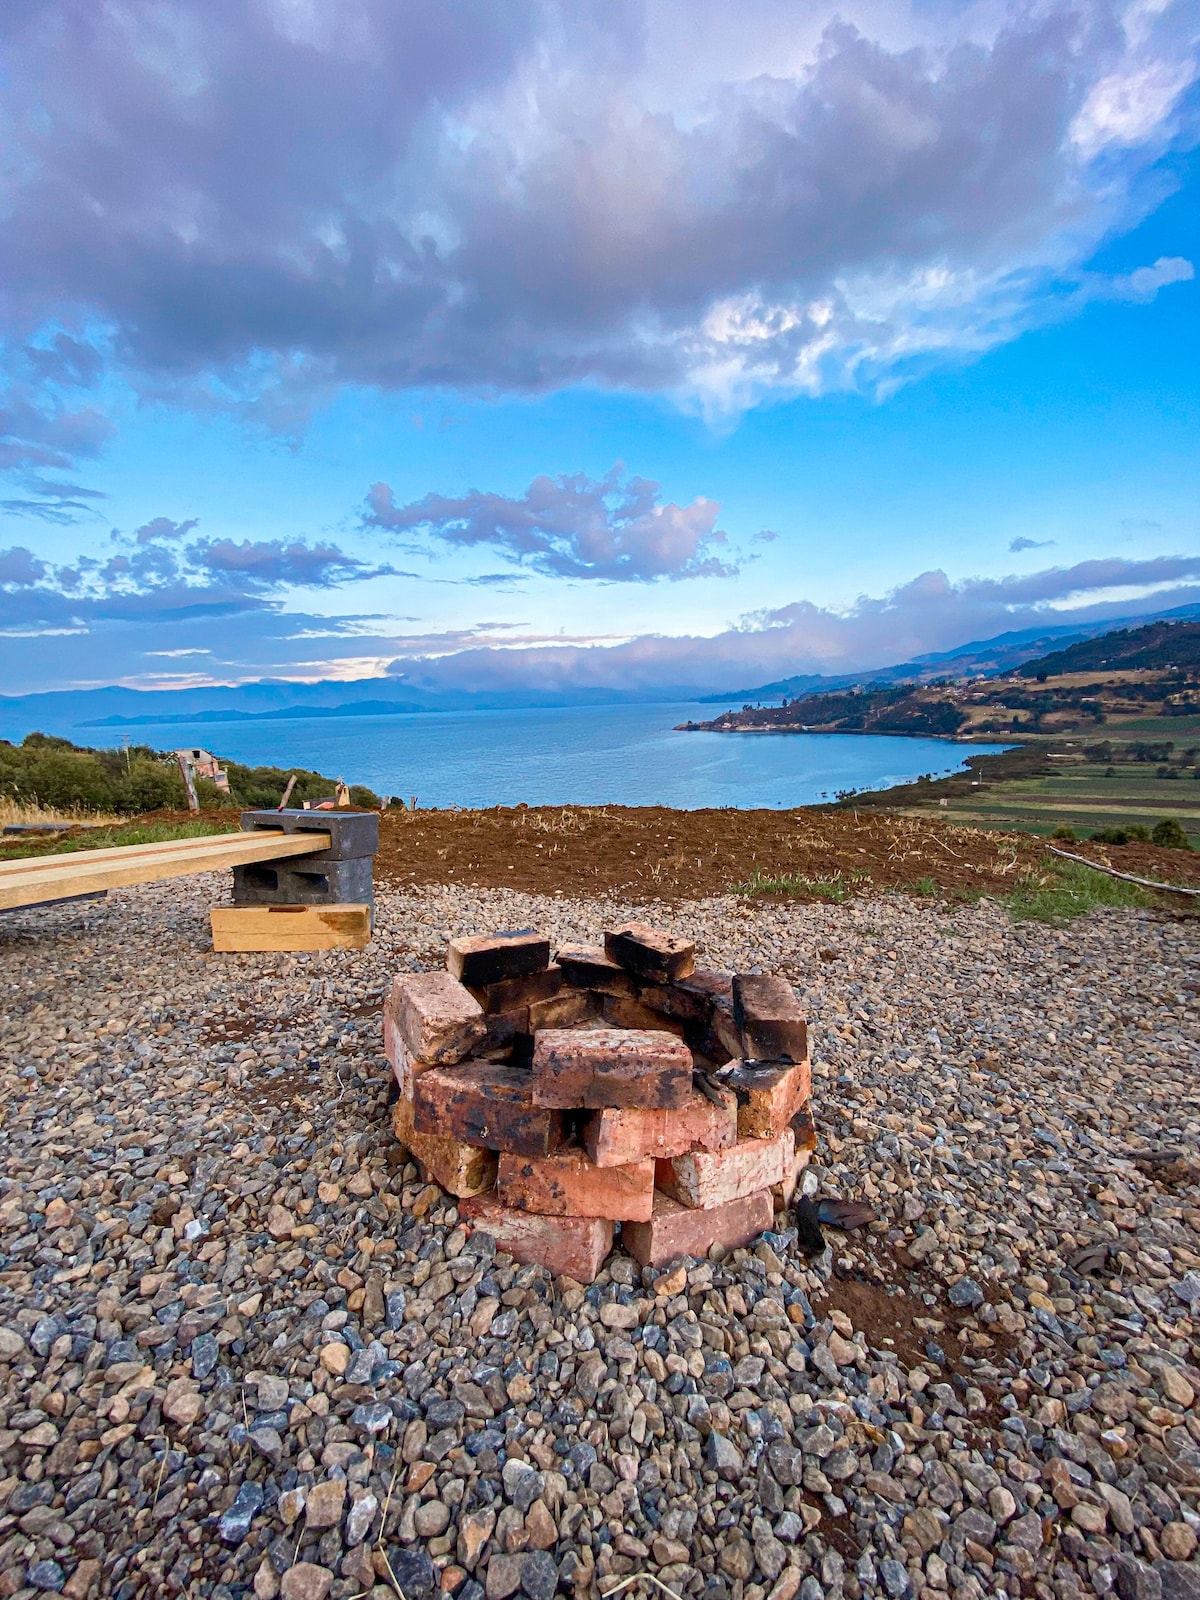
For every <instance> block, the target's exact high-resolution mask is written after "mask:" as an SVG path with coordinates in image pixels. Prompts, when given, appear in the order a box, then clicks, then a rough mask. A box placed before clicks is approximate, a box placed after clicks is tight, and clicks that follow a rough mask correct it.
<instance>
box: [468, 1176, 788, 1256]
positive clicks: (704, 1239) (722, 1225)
mask: <svg viewBox="0 0 1200 1600" xmlns="http://www.w3.org/2000/svg"><path fill="white" fill-rule="evenodd" d="M471 1203H472V1204H474V1203H475V1202H473V1201H472V1202H471ZM774 1216H775V1210H774V1207H773V1205H772V1203H771V1196H770V1193H769V1191H767V1190H766V1189H759V1190H757V1191H756V1192H755V1193H754V1194H749V1195H744V1196H742V1198H741V1199H739V1200H728V1201H726V1202H725V1204H724V1205H719V1206H712V1207H711V1208H710V1209H708V1210H707V1211H694V1210H691V1209H689V1207H687V1206H681V1205H680V1204H679V1203H678V1201H676V1200H672V1199H671V1198H670V1196H668V1195H665V1194H661V1193H656V1194H655V1196H654V1212H653V1215H652V1216H651V1218H650V1221H649V1222H627V1223H625V1225H624V1226H623V1227H622V1229H621V1243H622V1244H623V1245H624V1246H625V1248H626V1250H628V1251H629V1254H630V1255H631V1256H632V1257H633V1259H634V1260H635V1261H637V1262H638V1263H640V1265H641V1266H643V1267H665V1266H666V1265H667V1264H668V1263H669V1262H671V1261H674V1260H676V1259H677V1258H678V1257H679V1256H695V1257H703V1256H706V1255H707V1254H708V1252H709V1251H710V1250H711V1249H712V1247H713V1245H720V1246H721V1248H722V1249H723V1250H736V1249H738V1248H739V1247H740V1246H742V1245H746V1244H749V1243H750V1241H751V1240H752V1239H756V1238H757V1237H758V1235H759V1234H760V1233H762V1232H763V1231H764V1230H765V1229H767V1228H769V1227H770V1226H771V1224H772V1221H773V1220H774Z"/></svg>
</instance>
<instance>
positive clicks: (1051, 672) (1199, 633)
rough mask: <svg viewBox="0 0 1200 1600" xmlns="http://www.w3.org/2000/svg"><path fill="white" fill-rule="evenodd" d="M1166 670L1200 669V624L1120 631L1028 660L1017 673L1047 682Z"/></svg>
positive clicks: (1152, 625)
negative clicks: (1078, 674) (1071, 675)
mask: <svg viewBox="0 0 1200 1600" xmlns="http://www.w3.org/2000/svg"><path fill="white" fill-rule="evenodd" d="M1164 667H1200V622H1151V623H1149V624H1148V625H1147V626H1146V627H1144V628H1121V629H1119V630H1118V631H1116V632H1115V633H1105V634H1102V635H1101V636H1100V638H1098V639H1080V640H1079V641H1078V642H1077V643H1075V644H1071V645H1067V646H1066V647H1065V648H1064V649H1061V650H1054V651H1052V652H1051V653H1050V654H1049V655H1045V656H1040V657H1038V658H1037V659H1036V660H1033V661H1026V662H1025V663H1024V664H1023V665H1022V666H1021V667H1020V668H1019V669H1018V670H1019V672H1020V675H1021V677H1023V678H1037V679H1039V680H1043V681H1044V680H1045V679H1046V678H1048V677H1059V676H1062V675H1063V674H1065V673H1068V672H1107V671H1117V670H1124V671H1137V670H1153V669H1161V668H1164Z"/></svg>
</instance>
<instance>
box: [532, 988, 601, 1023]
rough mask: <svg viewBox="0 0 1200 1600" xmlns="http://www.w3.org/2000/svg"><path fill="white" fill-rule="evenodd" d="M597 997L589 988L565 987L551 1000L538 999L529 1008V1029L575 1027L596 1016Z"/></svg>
mask: <svg viewBox="0 0 1200 1600" xmlns="http://www.w3.org/2000/svg"><path fill="white" fill-rule="evenodd" d="M596 999H597V997H596V996H595V995H593V994H592V993H591V991H590V990H588V989H564V990H562V991H561V993H559V994H556V995H552V996H551V997H550V999H549V1000H538V1001H535V1003H534V1004H533V1005H531V1006H530V1008H529V1031H530V1033H537V1032H538V1031H539V1030H540V1029H542V1028H574V1027H577V1026H578V1025H579V1023H581V1022H589V1021H591V1019H592V1018H593V1017H594V1016H595V1014H596V1012H595V1003H596Z"/></svg>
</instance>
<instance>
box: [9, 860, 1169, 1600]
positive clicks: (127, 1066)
mask: <svg viewBox="0 0 1200 1600" xmlns="http://www.w3.org/2000/svg"><path fill="white" fill-rule="evenodd" d="M223 892H224V885H223V884H222V883H221V882H219V881H218V880H217V879H215V878H214V879H211V880H205V879H192V880H182V881H180V882H177V883H175V884H165V885H158V886H150V887H146V888H142V889H137V890H131V891H122V892H119V893H115V894H113V895H112V896H110V898H109V901H108V902H107V903H106V904H102V905H82V906H74V907H71V906H65V907H60V908H56V909H50V910H43V911H33V912H22V913H16V914H8V915H6V916H4V917H3V919H0V952H2V960H3V967H2V973H0V984H2V986H3V991H4V995H3V1001H4V1006H3V1020H2V1022H0V1095H2V1099H0V1115H2V1117H3V1139H4V1162H3V1167H2V1171H0V1596H13V1595H20V1596H22V1597H26V1596H28V1597H32V1596H34V1595H36V1594H46V1593H50V1594H53V1593H56V1592H61V1593H64V1594H66V1595H69V1596H71V1597H72V1600H85V1597H87V1596H90V1595H101V1594H104V1595H108V1594H113V1595H117V1596H120V1597H122V1600H131V1597H133V1596H140V1595H175V1594H187V1595H189V1596H192V1595H196V1596H212V1597H233V1596H242V1595H250V1594H254V1595H256V1596H261V1597H271V1596H275V1595H277V1594H282V1596H283V1597H284V1600H323V1597H325V1596H326V1595H328V1596H331V1597H333V1600H339V1597H343V1596H350V1595H361V1594H364V1593H373V1594H374V1597H375V1600H379V1597H380V1596H383V1595H395V1594H397V1593H400V1594H402V1595H403V1596H404V1600H434V1597H435V1595H437V1594H438V1592H439V1591H443V1592H445V1593H446V1594H447V1595H450V1594H453V1595H454V1596H455V1597H457V1600H507V1597H508V1596H510V1595H523V1596H525V1597H527V1600H551V1596H552V1595H553V1594H554V1593H555V1591H556V1590H557V1591H559V1592H560V1593H563V1594H565V1595H567V1596H570V1595H572V1594H575V1595H579V1596H581V1597H582V1596H584V1595H589V1596H590V1595H592V1594H595V1593H599V1594H605V1595H607V1594H614V1593H622V1592H623V1593H641V1594H643V1595H647V1596H649V1595H652V1594H655V1593H661V1592H662V1586H665V1589H666V1591H669V1593H670V1594H672V1595H675V1596H680V1597H689V1600H692V1597H700V1596H704V1597H706V1600H766V1597H768V1596H770V1597H773V1600H793V1597H795V1596H799V1597H800V1600H819V1597H821V1596H831V1597H833V1596H837V1595H839V1594H840V1595H843V1596H845V1597H847V1600H858V1597H860V1596H871V1597H875V1596H887V1597H889V1600H902V1597H906V1596H913V1597H918V1596H919V1597H921V1600H943V1597H948V1596H954V1597H955V1600H973V1597H975V1596H979V1595H982V1594H989V1595H992V1594H995V1595H999V1594H1002V1593H1007V1594H1009V1595H1014V1596H1015V1595H1018V1594H1025V1595H1035V1596H1037V1597H1039V1600H1049V1597H1052V1596H1053V1597H1060V1600H1069V1597H1072V1596H1075V1595H1084V1594H1100V1595H1104V1594H1107V1593H1109V1592H1111V1591H1115V1592H1116V1593H1117V1594H1119V1595H1120V1596H1122V1597H1123V1600H1129V1597H1138V1600H1142V1597H1145V1600H1158V1597H1159V1596H1163V1597H1165V1600H1176V1597H1191V1596H1200V1568H1198V1565H1197V1562H1196V1557H1195V1552H1196V1548H1197V1533H1198V1532H1200V1515H1198V1511H1200V1507H1198V1504H1197V1502H1198V1498H1200V1420H1198V1419H1197V1416H1196V1413H1195V1411H1194V1401H1195V1397H1196V1395H1197V1393H1200V1350H1198V1348H1197V1332H1198V1329H1200V1239H1198V1238H1197V1229H1198V1228H1200V1156H1198V1151H1197V1145H1198V1140H1200V1089H1198V1087H1197V1077H1196V1069H1197V1063H1198V1062H1200V1048H1198V1046H1200V1037H1198V1036H1200V1004H1198V1003H1197V1001H1198V996H1200V964H1198V945H1200V941H1198V938H1197V930H1198V924H1197V923H1196V922H1194V921H1192V922H1185V921H1178V920H1172V919H1170V918H1169V917H1167V916H1164V915H1163V914H1161V913H1158V912H1146V913H1134V912H1108V913H1102V914H1096V915H1094V916H1092V917H1090V918H1088V919H1086V920H1084V921H1082V922H1076V923H1074V924H1072V925H1071V926H1070V927H1069V928H1066V929H1062V930H1055V929H1050V928H1046V927H1043V926H1041V925H1036V924H1025V925H1019V926H1012V925H1010V924H1009V923H1008V921H1007V919H1006V916H1005V914H1004V912H1003V911H1002V910H1001V909H1000V908H999V907H997V906H996V905H995V904H994V903H992V902H988V901H983V902H980V903H979V904H976V905H971V906H967V907H962V908H959V909H957V910H954V911H949V910H945V909H943V908H941V907H939V906H938V905H937V904H936V903H934V902H931V901H929V900H927V899H921V900H910V899H905V898H901V897H894V898H884V899H878V900H873V901H872V900H859V901H855V902H853V903H851V904H848V905H844V906H829V905H804V906H790V905H778V904H747V903H746V902H743V901H737V900H733V899H716V900H707V901H698V902H697V901H692V902H679V903H675V904H672V905H670V906H669V907H663V906H661V905H659V906H653V905H651V906H641V907H634V906H630V905H627V904H620V903H618V902H616V901H600V900H578V901H575V900H568V899H565V898H562V897H545V898H534V897H531V896H528V895H521V894H515V893H511V892H506V891H504V890H499V889H467V888H454V889H447V888H426V889H421V890H415V891H412V892H409V893H406V892H403V891H399V890H393V891H385V892H384V893H383V894H382V895H381V897H380V903H379V908H378V929H377V938H376V940H375V942H374V944H373V945H372V947H371V948H370V949H369V950H368V951H365V952H361V953H351V952H333V953H329V954H325V955H317V956H302V957H286V958H282V957H253V956H221V957H217V956H213V955H212V954H210V953H209V952H208V949H207V946H208V942H209V941H208V932H207V918H206V911H207V907H208V906H209V905H210V904H211V903H213V901H214V900H215V899H216V898H218V897H219V896H220V895H221V894H222V893H223ZM635 912H637V913H639V914H641V915H644V916H645V918H646V920H649V921H653V922H658V923H660V924H661V925H665V926H669V927H672V928H674V929H676V930H677V931H679V932H682V933H685V934H687V935H689V936H692V937H695V938H696V939H697V941H698V942H699V944H700V946H701V948H702V951H703V954H704V958H705V960H706V961H707V962H708V963H710V964H713V965H725V966H730V967H735V968H742V969H753V968H758V967H761V968H763V969H765V970H768V971H780V972H784V973H786V974H788V975H789V976H790V977H791V978H792V979H793V981H794V982H795V983H796V984H797V986H798V988H799V990H800V992H801V994H802V995H803V997H804V998H805V1001H806V1004H807V1006H808V1008H809V1012H810V1016H811V1018H812V1022H813V1029H812V1034H813V1043H814V1063H815V1083H814V1099H815V1105H816V1112H817V1120H818V1128H819V1131H820V1136H821V1144H820V1149H819V1151H818V1156H817V1163H818V1164H817V1165H815V1166H814V1168H813V1178H814V1182H815V1184H816V1185H817V1186H818V1192H819V1194H820V1195H822V1196H826V1197H837V1196H842V1197H847V1198H855V1199H860V1200H866V1201H868V1202H869V1203H870V1204H872V1205H873V1206H874V1207H875V1208H876V1210H877V1212H878V1218H879V1220H878V1221H877V1222H876V1223H875V1224H874V1225H873V1226H871V1227H869V1228H868V1229H866V1230H863V1231H859V1232H855V1233H840V1232H836V1231H834V1230H832V1229H830V1230H829V1231H828V1234H827V1238H828V1240H829V1244H830V1248H829V1249H828V1250H827V1251H826V1253H825V1255H824V1256H822V1257H818V1258H817V1259H815V1260H810V1259H809V1258H807V1257H806V1256H804V1255H802V1254H800V1253H799V1251H798V1248H797V1244H796V1238H795V1234H794V1233H793V1232H792V1230H791V1229H790V1227H789V1223H790V1218H789V1217H788V1216H786V1215H784V1216H780V1217H779V1219H778V1231H777V1232H775V1233H774V1234H771V1235H769V1236H767V1237H766V1238H765V1239H764V1240H763V1241H762V1242H761V1243H760V1244H759V1245H758V1246H757V1248H756V1249H755V1250H753V1251H752V1252H747V1251H738V1252H736V1253H734V1254H733V1255H732V1256H730V1257H729V1258H727V1259H725V1260H717V1261H704V1262H700V1263H692V1264H690V1265H689V1266H688V1267H687V1268H686V1269H678V1270H672V1271H668V1272H666V1273H662V1274H658V1275H654V1274H646V1275H643V1274H641V1273H640V1272H639V1270H638V1269H637V1268H636V1267H635V1266H634V1264H633V1262H632V1261H630V1260H629V1259H628V1257H625V1256H623V1255H622V1254H621V1253H620V1252H619V1251H618V1252H617V1253H616V1254H615V1255H614V1256H613V1258H612V1260H611V1263H610V1268H609V1270H608V1271H607V1273H606V1274H605V1275H603V1276H602V1277H601V1279H600V1280H599V1281H598V1282H597V1283H596V1284H595V1285H593V1286H592V1287H590V1288H588V1289H586V1290H585V1289H582V1288H579V1287H574V1286H571V1285H569V1284H563V1283H559V1284H554V1283H551V1282H549V1281H548V1280H547V1279H546V1278H545V1277H544V1275H542V1274H540V1273H539V1272H538V1271H537V1270H535V1269H531V1268H515V1267H514V1266H512V1265H511V1264H509V1263H507V1262H506V1260H505V1259H504V1258H503V1257H501V1258H496V1257H495V1256H494V1254H492V1253H491V1250H490V1244H489V1241H488V1239H487V1238H486V1237H484V1236H482V1235H476V1236H473V1237H472V1236H469V1235H468V1233H467V1231H466V1229H465V1228H463V1227H462V1226H460V1225H459V1223H458V1219H457V1214H456V1212H455V1210H454V1207H453V1205H452V1204H451V1203H450V1202H449V1201H448V1200H447V1198H446V1197H445V1196H443V1195H442V1194H441V1192H440V1191H438V1190H436V1189H431V1188H429V1187H427V1186H424V1185H423V1184H422V1183H421V1182H420V1181H419V1179H418V1176H417V1174H416V1171H415V1169H414V1168H413V1167H411V1166H407V1165H404V1164H403V1163H402V1161H401V1160H399V1159H398V1152H397V1150H396V1147H395V1145H394V1143H393V1141H392V1139H391V1136H390V1126H389V1120H388V1116H387V1105H386V1102H387V1079H386V1074H385V1063H384V1060H383V1056H382V1052H381V1047H380V1029H379V1013H380V1005H381V997H382V993H383V989H384V986H385V984H386V982H387V980H388V978H389V977H390V975H391V974H392V973H393V972H395V971H397V970H401V969H405V968H419V967H422V966H426V965H435V964H440V961H441V957H442V952H443V949H444V945H445V941H446V939H447V937H449V936H450V935H452V934H456V933H470V932H478V931H483V930H489V929H493V928H496V927H505V926H507V927H513V926H522V925H528V924H535V925H537V926H538V927H540V928H542V929H544V930H545V931H547V932H549V933H551V934H552V935H554V936H556V937H558V938H561V939H566V938H568V937H570V938H594V937H595V936H596V934H598V933H599V931H600V930H601V928H602V927H603V926H604V925H605V924H606V923H611V922H613V921H615V920H616V919H618V918H625V917H627V916H629V915H631V914H633V913H635ZM627 1580H628V1581H627ZM655 1583H657V1585H658V1586H659V1587H658V1588H657V1589H656V1587H655Z"/></svg>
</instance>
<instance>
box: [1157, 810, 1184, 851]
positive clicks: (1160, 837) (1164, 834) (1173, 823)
mask: <svg viewBox="0 0 1200 1600" xmlns="http://www.w3.org/2000/svg"><path fill="white" fill-rule="evenodd" d="M1150 839H1151V841H1152V843H1154V844H1157V845H1161V846H1162V847H1163V848H1164V849H1166V850H1190V849H1191V848H1192V841H1191V840H1190V839H1189V838H1188V836H1187V834H1186V833H1185V832H1184V831H1183V824H1182V823H1181V822H1179V820H1178V819H1177V818H1175V817H1164V818H1163V819H1162V821H1161V822H1156V823H1155V825H1154V831H1153V833H1151V835H1150Z"/></svg>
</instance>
